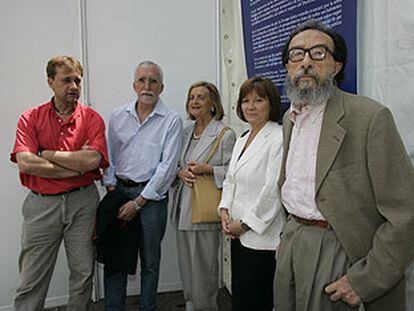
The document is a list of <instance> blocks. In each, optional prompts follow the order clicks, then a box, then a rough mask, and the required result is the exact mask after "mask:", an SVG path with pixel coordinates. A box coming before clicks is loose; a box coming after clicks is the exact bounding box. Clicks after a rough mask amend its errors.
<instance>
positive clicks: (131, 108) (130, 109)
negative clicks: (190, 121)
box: [125, 98, 167, 118]
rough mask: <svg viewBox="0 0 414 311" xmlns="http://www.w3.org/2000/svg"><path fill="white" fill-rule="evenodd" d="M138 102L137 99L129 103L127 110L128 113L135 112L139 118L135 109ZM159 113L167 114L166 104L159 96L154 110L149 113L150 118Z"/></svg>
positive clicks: (161, 114)
mask: <svg viewBox="0 0 414 311" xmlns="http://www.w3.org/2000/svg"><path fill="white" fill-rule="evenodd" d="M136 104H137V102H136V101H134V102H132V103H130V104H128V105H127V106H126V108H125V111H126V112H128V113H131V114H133V115H134V116H135V117H136V118H138V115H137V111H136V110H135V105H136ZM155 114H158V115H160V116H165V115H166V114H167V109H166V106H165V104H164V103H163V102H162V100H161V98H158V101H157V102H156V104H155V107H154V110H152V112H151V113H150V114H149V116H148V117H149V118H150V117H152V116H153V115H155Z"/></svg>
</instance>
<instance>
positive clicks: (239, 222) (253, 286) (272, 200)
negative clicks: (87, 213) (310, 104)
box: [219, 77, 283, 311]
mask: <svg viewBox="0 0 414 311" xmlns="http://www.w3.org/2000/svg"><path fill="white" fill-rule="evenodd" d="M237 114H238V116H239V117H240V119H242V120H243V121H246V122H248V123H249V124H250V126H251V129H250V130H249V131H247V132H245V133H243V134H241V136H240V137H239V138H238V140H237V142H236V145H235V147H234V149H233V154H232V158H231V160H230V165H229V170H228V172H227V175H226V179H225V181H224V184H223V193H222V198H221V202H220V205H219V210H220V215H221V223H222V229H223V231H224V232H225V233H226V234H228V235H230V236H231V237H232V241H231V270H232V302H233V311H241V310H261V311H267V310H269V311H270V310H272V309H273V290H272V287H273V276H274V270H275V265H276V260H275V249H276V245H277V244H278V243H279V233H280V231H281V226H282V222H283V215H282V208H281V204H280V196H279V189H278V186H277V179H278V176H279V169H280V162H281V155H282V128H281V126H280V125H278V123H277V120H278V119H279V117H280V95H279V92H278V90H277V88H276V86H275V85H274V84H273V83H272V82H271V81H270V80H269V79H265V78H261V77H254V78H251V79H249V80H247V81H245V82H244V83H243V85H242V86H241V88H240V93H239V99H238V103H237Z"/></svg>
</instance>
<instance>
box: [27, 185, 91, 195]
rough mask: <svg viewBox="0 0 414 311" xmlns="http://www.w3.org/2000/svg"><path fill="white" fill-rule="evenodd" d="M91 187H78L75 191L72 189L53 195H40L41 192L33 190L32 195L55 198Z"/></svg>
mask: <svg viewBox="0 0 414 311" xmlns="http://www.w3.org/2000/svg"><path fill="white" fill-rule="evenodd" d="M90 185H91V184H90ZM90 185H87V186H82V187H77V188H73V189H70V190H65V191H61V192H58V193H52V194H47V193H39V192H36V191H34V190H32V193H33V194H35V195H39V196H41V197H53V196H57V195H64V194H69V193H72V192H75V191H78V190H81V189H85V188H87V187H89V186H90Z"/></svg>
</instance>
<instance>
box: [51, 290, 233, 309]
mask: <svg viewBox="0 0 414 311" xmlns="http://www.w3.org/2000/svg"><path fill="white" fill-rule="evenodd" d="M138 301H139V297H138V296H131V297H128V305H127V308H126V311H138ZM218 306H219V311H230V310H231V297H230V295H229V293H228V292H227V290H225V289H221V290H220V292H219V298H218ZM45 310H48V311H64V310H66V308H65V307H64V306H63V307H58V308H52V309H45ZM103 310H105V307H104V301H103V300H102V301H99V302H98V303H93V304H92V305H91V308H90V311H103ZM157 310H158V311H184V310H185V301H184V296H183V292H182V291H178V292H168V293H160V294H158V296H157Z"/></svg>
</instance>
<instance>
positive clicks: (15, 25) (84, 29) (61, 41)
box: [0, 0, 218, 310]
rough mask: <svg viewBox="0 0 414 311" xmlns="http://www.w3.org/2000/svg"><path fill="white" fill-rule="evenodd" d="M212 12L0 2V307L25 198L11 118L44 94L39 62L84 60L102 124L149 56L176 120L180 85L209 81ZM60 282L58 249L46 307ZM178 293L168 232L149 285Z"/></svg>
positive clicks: (211, 6) (194, 7) (98, 2)
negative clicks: (156, 276) (155, 279)
mask: <svg viewBox="0 0 414 311" xmlns="http://www.w3.org/2000/svg"><path fill="white" fill-rule="evenodd" d="M216 10H217V4H216V1H213V0H179V1H163V0H122V1H109V0H87V1H86V0H60V1H56V0H38V1H27V0H1V1H0V38H1V39H2V43H1V48H0V56H1V57H0V65H1V67H0V68H2V75H1V78H0V81H1V83H0V102H1V105H2V108H1V114H0V135H1V141H2V144H1V145H0V150H1V156H2V161H1V162H0V165H1V176H0V185H1V187H0V199H1V202H2V205H1V208H0V223H1V225H0V249H1V250H0V252H1V253H0V310H12V309H13V308H12V303H13V297H14V294H15V289H16V286H17V284H18V281H19V276H18V266H17V257H18V254H19V250H20V230H21V221H22V216H21V203H22V201H23V199H24V197H25V195H26V193H27V190H26V189H24V188H23V187H22V186H21V185H20V182H19V180H18V170H17V168H16V166H15V165H14V164H12V163H11V162H10V161H9V153H10V151H11V149H12V145H13V142H14V135H15V127H16V123H17V119H18V117H19V115H20V114H21V112H23V111H24V110H25V109H27V108H29V107H31V106H35V105H38V104H40V103H43V102H46V101H47V100H48V99H49V98H50V96H51V92H50V91H49V88H48V86H47V83H46V75H45V66H46V62H47V60H48V59H49V58H50V57H51V56H54V55H57V54H69V55H73V56H75V57H77V58H79V59H81V60H82V61H83V63H84V64H87V66H86V67H87V68H85V69H86V71H87V78H88V81H87V82H88V85H89V91H90V92H88V94H89V95H88V94H87V95H88V96H87V97H88V98H90V103H91V105H92V107H93V108H94V109H96V110H97V111H98V112H99V113H101V114H102V116H103V117H104V118H105V119H107V118H108V116H109V114H110V112H111V111H112V109H113V108H115V107H116V106H118V105H120V104H122V103H123V102H125V101H130V100H134V93H133V91H132V87H131V85H132V77H133V70H134V67H135V65H136V64H137V63H138V62H139V61H141V60H144V59H152V60H154V61H156V62H158V63H159V64H160V65H161V66H162V67H163V69H164V73H165V90H164V93H163V94H162V98H163V100H164V101H165V102H166V103H168V104H170V105H171V106H173V107H174V108H175V109H177V110H178V111H179V112H180V113H181V114H182V116H183V118H184V117H185V114H184V111H185V108H184V101H185V97H186V92H187V89H188V87H189V85H190V84H191V83H192V82H194V81H197V80H201V79H204V80H208V81H211V82H215V83H216V82H217V80H218V78H217V76H218V72H217V63H218V59H217V44H216V39H217V34H216V32H217V27H216V24H217V23H216V15H217V14H216V13H217V12H216ZM82 21H83V22H82ZM85 35H86V36H85ZM67 276H68V271H67V264H66V260H65V256H64V251H63V250H62V251H61V253H60V254H59V259H58V264H57V266H56V269H55V273H54V276H53V280H52V284H51V287H50V290H49V293H48V300H47V306H55V305H59V304H64V303H66V299H67V289H68V284H67ZM130 284H131V287H130V289H131V290H130V293H131V294H136V293H137V290H138V287H139V276H137V277H133V278H131V282H130ZM180 287H181V285H180V280H179V275H178V266H177V260H176V250H175V237H174V234H173V231H172V229H171V227H170V226H169V227H168V229H167V232H166V236H165V238H164V242H163V259H162V267H161V276H160V286H159V289H160V290H161V291H165V290H172V289H179V288H180Z"/></svg>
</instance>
